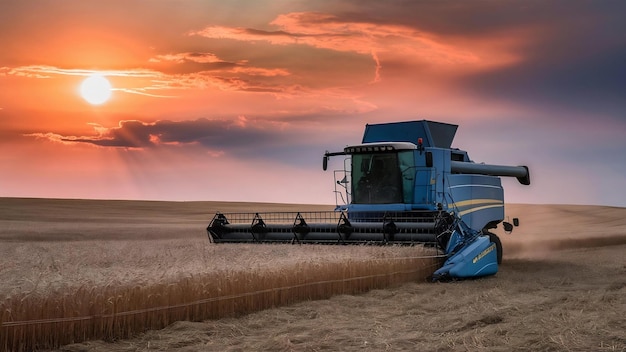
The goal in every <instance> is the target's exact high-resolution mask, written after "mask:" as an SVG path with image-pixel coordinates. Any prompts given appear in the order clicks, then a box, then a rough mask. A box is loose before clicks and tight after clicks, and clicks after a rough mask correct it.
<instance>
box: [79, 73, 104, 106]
mask: <svg viewBox="0 0 626 352" xmlns="http://www.w3.org/2000/svg"><path fill="white" fill-rule="evenodd" d="M80 95H81V96H82V97H83V99H85V100H86V101H87V102H88V103H89V104H92V105H100V104H103V103H105V102H106V101H107V100H109V98H110V97H111V83H110V82H109V80H108V79H106V77H104V76H102V75H99V74H93V75H91V76H89V77H87V78H85V80H84V81H83V83H82V84H81V85H80Z"/></svg>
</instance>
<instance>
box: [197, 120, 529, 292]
mask: <svg viewBox="0 0 626 352" xmlns="http://www.w3.org/2000/svg"><path fill="white" fill-rule="evenodd" d="M457 127H458V126H457V125H451V124H446V123H440V122H434V121H426V120H422V121H408V122H395V123H384V124H373V125H366V127H365V133H364V135H363V142H362V144H358V145H353V146H348V147H346V148H344V150H343V151H341V152H332V153H331V152H326V154H325V155H324V157H323V168H324V170H326V169H327V166H328V159H329V157H333V156H344V158H345V159H344V169H343V170H337V171H335V194H336V199H337V200H342V202H341V203H342V205H338V206H337V208H336V209H335V211H327V212H280V213H231V214H222V213H217V214H215V216H214V217H213V219H212V221H211V223H210V224H209V226H208V227H207V231H208V234H209V239H210V240H211V241H212V242H215V243H222V242H245V243H275V242H287V243H327V244H361V243H374V244H409V245H414V244H426V245H431V246H434V247H437V248H439V249H440V250H441V251H443V253H444V254H445V255H446V260H445V262H444V264H443V266H442V267H441V268H440V269H438V270H437V271H435V273H434V274H433V276H432V277H433V280H443V279H450V278H470V277H480V276H485V275H492V274H495V273H496V272H497V271H498V264H500V263H501V261H502V244H501V242H500V239H499V238H498V236H496V235H495V234H493V233H491V232H490V231H489V230H490V229H494V228H496V226H497V225H498V224H499V223H501V222H503V220H504V192H503V189H502V185H501V182H500V177H499V176H509V177H516V178H517V180H518V181H519V182H520V183H521V184H523V185H529V184H530V174H529V171H528V167H526V166H501V165H487V164H477V163H474V162H472V161H471V160H470V158H469V157H468V155H467V152H465V151H462V150H459V149H453V148H451V145H452V140H453V139H454V135H455V133H456V130H457ZM337 203H339V202H337ZM518 225H519V220H518V219H517V218H514V219H513V224H511V223H508V222H503V226H504V229H505V231H506V232H510V231H512V230H513V226H518Z"/></svg>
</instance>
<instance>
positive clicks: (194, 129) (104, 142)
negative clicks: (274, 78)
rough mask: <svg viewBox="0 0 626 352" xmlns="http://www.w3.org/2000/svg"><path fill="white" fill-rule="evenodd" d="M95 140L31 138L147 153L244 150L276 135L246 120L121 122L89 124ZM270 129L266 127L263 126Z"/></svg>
mask: <svg viewBox="0 0 626 352" xmlns="http://www.w3.org/2000/svg"><path fill="white" fill-rule="evenodd" d="M90 125H91V126H92V128H93V129H94V131H95V132H96V134H95V135H94V136H63V135H60V134H55V133H30V134H26V136H29V137H37V138H45V139H48V140H51V141H55V142H61V143H64V144H71V143H85V144H91V145H95V146H99V147H111V148H127V149H146V148H156V147H160V146H168V145H169V146H178V145H200V146H203V147H205V148H208V149H211V150H222V149H230V150H233V149H234V150H236V149H239V148H244V146H243V144H242V141H245V145H246V147H245V148H247V145H249V144H253V145H263V144H268V143H270V141H272V140H274V139H275V138H276V132H275V131H273V130H270V129H268V128H267V127H266V128H260V127H254V126H253V125H251V124H250V123H249V121H248V120H247V119H246V118H245V117H239V118H238V119H236V120H210V119H206V118H200V119H197V120H186V121H170V120H159V121H156V122H143V121H138V120H125V121H120V122H119V125H118V126H116V127H112V128H107V127H104V126H101V125H99V124H95V123H91V124H90ZM264 125H265V126H268V124H267V123H264Z"/></svg>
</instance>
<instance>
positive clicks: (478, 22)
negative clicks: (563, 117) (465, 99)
mask: <svg viewBox="0 0 626 352" xmlns="http://www.w3.org/2000/svg"><path fill="white" fill-rule="evenodd" d="M352 3H353V7H352V8H349V9H346V11H345V12H344V13H343V14H338V15H337V16H338V18H341V19H343V20H346V21H367V22H370V23H381V24H387V23H395V24H403V25H406V26H411V27H414V28H415V29H416V30H418V31H425V32H428V33H432V34H434V35H439V36H445V37H448V38H453V39H454V38H456V39H462V40H468V39H469V40H472V39H477V40H481V39H487V38H501V39H506V38H507V37H508V38H510V39H511V43H514V45H513V46H511V47H510V49H509V50H511V53H512V54H513V55H516V56H518V57H520V60H519V61H518V62H516V63H515V64H513V65H507V66H504V67H500V68H497V69H490V70H486V71H482V72H479V73H473V74H471V75H469V76H466V77H464V78H462V79H461V80H460V85H461V86H463V87H464V88H465V90H466V91H467V92H468V93H469V94H476V95H480V96H481V97H485V98H488V99H490V100H502V101H508V102H517V103H520V104H523V105H533V106H549V107H557V108H565V109H573V110H576V111H584V112H588V113H604V114H611V115H616V114H623V111H626V99H624V97H626V84H624V82H626V64H624V63H625V62H626V21H624V15H623V14H624V13H626V2H624V1H619V0H606V1H589V0H575V1H572V0H555V1H540V0H531V1H499V0H485V1H408V0H407V1H395V2H379V1H373V0H372V1H369V0H365V1H362V0H359V1H353V2H352ZM509 36H510V37H509ZM494 44H498V43H497V42H495V43H494ZM388 66H389V64H387V67H388ZM383 67H385V64H383Z"/></svg>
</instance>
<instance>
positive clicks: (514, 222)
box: [513, 218, 519, 226]
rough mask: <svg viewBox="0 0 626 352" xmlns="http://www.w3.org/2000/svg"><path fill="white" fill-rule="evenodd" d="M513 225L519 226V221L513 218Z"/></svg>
mask: <svg viewBox="0 0 626 352" xmlns="http://www.w3.org/2000/svg"><path fill="white" fill-rule="evenodd" d="M513 225H515V226H519V219H518V218H513Z"/></svg>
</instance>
